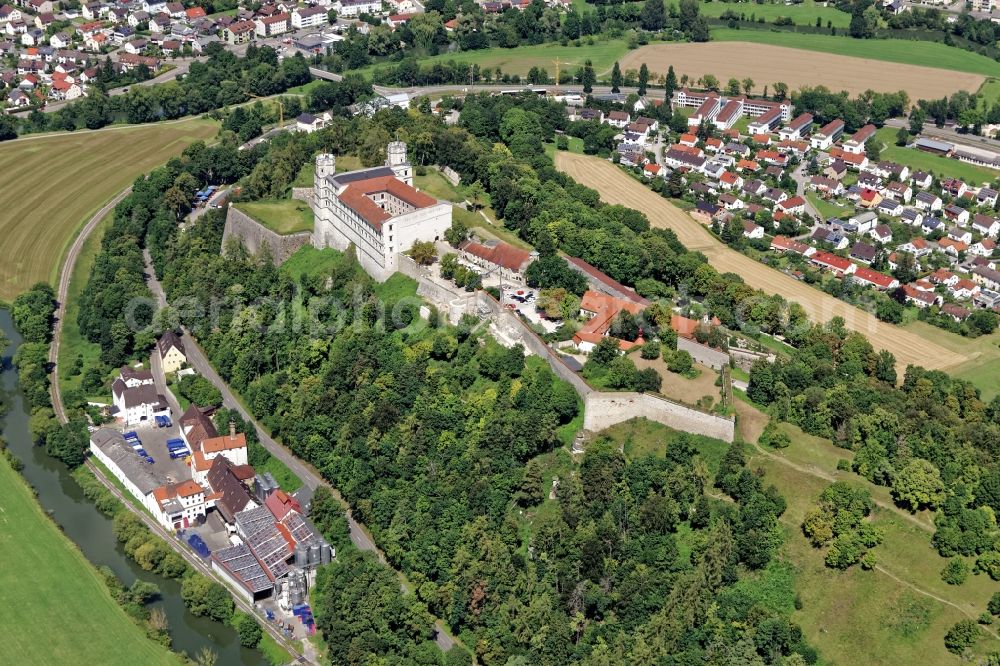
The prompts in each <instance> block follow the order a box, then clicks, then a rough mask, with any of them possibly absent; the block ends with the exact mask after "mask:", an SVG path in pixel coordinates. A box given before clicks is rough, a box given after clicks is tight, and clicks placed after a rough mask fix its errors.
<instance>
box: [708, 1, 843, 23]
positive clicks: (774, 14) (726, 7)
mask: <svg viewBox="0 0 1000 666" xmlns="http://www.w3.org/2000/svg"><path fill="white" fill-rule="evenodd" d="M727 11H732V12H735V13H736V14H744V15H746V18H747V20H748V21H749V20H750V17H751V16H753V17H755V18H760V17H762V16H763V17H764V20H765V21H767V22H768V23H774V19H776V18H781V17H788V18H790V19H792V20H793V21H795V24H796V25H816V19H817V18H819V20H820V21H822V23H823V25H824V26H826V24H827V22H828V21H829V22H830V23H831V24H832V25H833V26H834V27H836V28H846V27H848V26H849V25H850V24H851V15H850V14H848V13H847V12H842V11H840V10H839V9H837V8H835V7H824V6H823V5H820V4H817V3H816V2H815V0H805V2H802V3H800V4H796V5H786V4H784V3H777V2H767V3H764V4H762V5H761V4H757V3H756V2H702V3H701V14H702V16H708V17H710V18H718V17H720V16H722V15H723V14H724V13H726V12H727Z"/></svg>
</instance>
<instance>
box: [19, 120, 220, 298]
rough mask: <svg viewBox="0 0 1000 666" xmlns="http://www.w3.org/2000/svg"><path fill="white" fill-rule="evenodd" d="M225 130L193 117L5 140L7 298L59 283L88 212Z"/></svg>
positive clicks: (216, 124) (88, 215)
mask: <svg viewBox="0 0 1000 666" xmlns="http://www.w3.org/2000/svg"><path fill="white" fill-rule="evenodd" d="M218 128H219V125H218V123H216V122H214V121H210V120H202V119H198V118H192V119H187V120H182V121H178V122H166V123H157V124H150V125H135V126H128V127H124V126H119V127H116V126H111V127H108V128H106V129H102V130H97V131H93V132H89V131H80V132H72V133H54V134H46V135H37V136H27V137H25V138H22V139H16V140H14V141H5V142H3V143H2V144H0V174H3V175H4V193H5V195H6V196H5V197H4V203H3V206H2V207H0V238H2V239H3V241H4V261H3V262H0V299H3V300H10V299H12V298H13V297H14V296H16V295H17V294H18V293H20V292H22V291H24V290H25V289H27V288H28V287H30V286H31V285H32V284H34V283H35V282H38V281H40V280H46V281H48V282H50V283H51V284H55V283H56V281H57V279H56V277H57V275H58V272H59V268H60V264H61V262H62V259H63V255H64V254H65V252H66V250H67V248H68V247H69V245H70V243H71V242H72V239H73V236H74V235H75V234H76V233H77V230H78V229H79V228H80V227H81V226H82V225H83V224H84V223H85V222H86V220H87V218H88V217H90V216H91V215H93V214H94V213H95V212H96V211H97V210H98V209H100V208H101V206H103V205H104V204H105V203H106V202H107V201H108V200H109V199H111V198H112V197H113V196H114V195H115V194H117V193H118V192H120V191H121V190H123V189H124V188H125V187H127V186H128V184H129V183H131V182H132V181H133V180H134V179H135V177H136V176H138V175H139V174H141V173H145V172H147V171H149V170H150V169H152V168H153V167H156V166H158V165H160V164H163V163H164V162H166V161H167V160H168V159H170V158H171V157H174V156H176V155H179V154H180V153H181V151H182V150H184V148H185V147H187V146H188V145H189V144H191V143H194V142H195V141H197V140H205V139H210V138H212V137H213V136H215V134H216V132H217V131H218Z"/></svg>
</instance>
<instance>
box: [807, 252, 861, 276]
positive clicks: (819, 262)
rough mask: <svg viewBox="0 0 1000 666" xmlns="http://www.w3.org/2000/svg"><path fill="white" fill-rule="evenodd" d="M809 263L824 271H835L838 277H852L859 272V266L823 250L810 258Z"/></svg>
mask: <svg viewBox="0 0 1000 666" xmlns="http://www.w3.org/2000/svg"><path fill="white" fill-rule="evenodd" d="M809 261H810V262H811V263H812V264H814V265H816V266H818V267H819V268H822V269H823V270H829V271H833V272H835V273H837V274H838V275H850V274H851V273H853V272H854V271H855V270H857V266H855V265H854V264H852V263H851V262H850V261H849V260H848V259H845V258H844V257H839V256H837V255H835V254H831V253H829V252H824V251H822V250H818V251H817V252H815V253H814V254H813V255H812V256H811V257H809Z"/></svg>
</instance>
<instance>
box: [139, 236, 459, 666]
mask: <svg viewBox="0 0 1000 666" xmlns="http://www.w3.org/2000/svg"><path fill="white" fill-rule="evenodd" d="M144 258H145V260H146V275H147V278H148V282H147V284H148V286H149V288H150V290H151V291H152V292H153V295H154V296H155V298H156V300H157V302H158V303H160V304H161V305H165V304H166V302H167V299H166V294H165V293H164V291H163V286H162V285H161V284H160V281H159V280H158V279H157V277H156V271H155V269H154V268H153V265H152V261H151V259H150V256H149V251H148V250H146V251H145V252H144ZM181 339H182V341H183V343H184V353H185V355H186V356H187V362H188V364H189V365H190V366H191V367H192V368H194V369H195V370H196V371H197V372H198V374H200V375H202V376H203V377H204V378H205V379H207V380H208V381H210V382H211V383H212V384H213V385H214V386H216V387H217V388H218V389H219V391H221V393H222V404H223V406H225V407H227V408H229V409H233V410H236V412H238V413H239V414H240V416H242V417H243V418H244V419H245V420H246V421H247V422H249V423H252V424H253V426H254V429H255V430H256V432H257V438H258V440H259V441H260V443H261V444H262V445H263V446H264V448H265V449H267V450H268V452H270V453H271V455H273V456H274V457H276V458H277V459H278V460H280V461H281V462H283V463H285V465H287V466H288V468H289V469H291V470H292V472H294V473H295V475H296V476H298V477H299V478H300V479H301V480H302V482H303V483H304V484H305V485H306V486H308V487H309V488H311V489H313V490H315V489H316V488H318V487H319V486H326V487H327V488H330V490H331V491H332V492H333V494H334V496H335V497H336V498H337V500H338V501H339V502H341V503H342V504H344V506H345V509H346V511H345V516H346V518H347V525H348V527H349V528H350V536H351V542H352V543H353V544H354V545H355V546H356V547H357V548H358V549H360V550H367V551H370V552H373V553H375V554H376V555H377V556H378V558H379V560H380V561H381V562H382V563H383V564H386V565H387V566H389V564H388V562H387V561H386V559H385V554H384V553H382V551H381V550H379V548H378V546H377V545H376V544H375V541H374V540H373V539H372V537H371V535H369V534H368V531H367V530H366V529H365V527H364V525H362V524H361V523H359V522H358V521H357V520H355V519H354V517H353V515H351V510H350V509H349V508H347V503H346V502H345V501H344V499H343V497H341V495H340V493H339V492H338V491H337V489H336V488H333V487H332V486H331V485H330V484H329V483H327V482H326V480H324V479H323V477H322V476H320V474H319V472H317V471H316V469H315V468H314V467H313V466H312V465H309V464H308V463H306V462H303V461H302V460H299V459H298V458H296V457H295V455H294V454H293V453H292V452H291V451H289V450H288V449H286V448H285V447H284V446H282V445H281V444H279V443H278V442H276V441H275V440H274V439H273V438H272V437H271V436H270V435H268V434H267V432H266V431H265V430H264V429H263V428H262V427H261V425H260V423H258V421H257V419H255V418H254V416H253V415H252V414H250V412H249V411H247V409H246V408H244V407H243V405H242V404H241V403H240V401H239V400H237V398H236V396H235V395H234V394H233V392H232V390H231V389H230V388H229V384H227V383H226V382H225V381H224V380H223V379H222V377H220V376H219V374H218V373H217V372H216V371H215V368H214V367H212V364H211V363H210V362H209V360H208V358H207V357H206V356H205V353H204V351H203V350H202V349H201V346H199V345H198V342H197V340H195V339H194V337H193V336H192V335H191V334H190V333H189V332H188V331H187V330H185V331H184V332H183V335H182V336H181ZM153 356H154V357H155V356H157V354H156V353H155V352H154V354H153ZM157 368H159V364H158V363H157V364H156V365H155V366H154V374H155V373H156V372H157ZM159 374H160V382H161V383H163V385H164V386H165V381H164V380H163V378H162V372H160V373H159ZM168 399H169V398H168ZM400 576H401V574H400ZM404 589H405V588H404ZM435 626H436V627H437V635H436V638H435V640H436V642H437V644H438V646H439V647H440V648H441V649H442V650H444V651H447V650H450V649H451V647H452V646H453V645H454V644H455V642H456V641H455V638H454V637H453V636H451V635H450V634H449V633H448V631H447V629H446V628H445V626H444V623H443V622H441V620H437V621H436V625H435Z"/></svg>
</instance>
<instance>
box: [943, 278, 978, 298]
mask: <svg viewBox="0 0 1000 666" xmlns="http://www.w3.org/2000/svg"><path fill="white" fill-rule="evenodd" d="M948 291H949V292H950V293H951V295H952V296H954V297H955V298H957V299H959V300H963V301H965V300H969V299H970V298H974V297H975V296H976V294H978V293H979V291H980V287H979V285H978V284H976V283H975V282H973V281H972V280H968V279H965V280H959V281H958V282H956V283H955V284H954V285H952V286H951V287H950V288H949V289H948Z"/></svg>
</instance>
